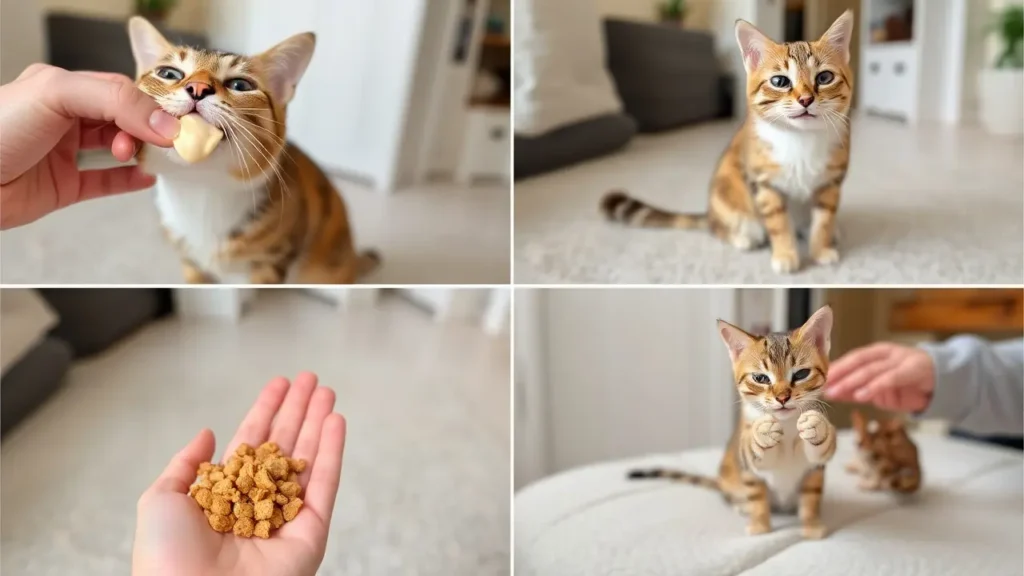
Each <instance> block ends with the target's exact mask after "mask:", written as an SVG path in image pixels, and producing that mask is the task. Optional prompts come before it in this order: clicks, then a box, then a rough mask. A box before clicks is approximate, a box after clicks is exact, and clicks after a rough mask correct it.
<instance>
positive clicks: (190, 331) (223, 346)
mask: <svg viewBox="0 0 1024 576" xmlns="http://www.w3.org/2000/svg"><path fill="white" fill-rule="evenodd" d="M508 354H509V345H508V340H507V339H505V338H491V337H486V336H484V335H483V334H482V332H480V331H479V330H478V329H476V328H475V327H471V326H465V325H440V324H437V323H435V322H433V321H432V320H431V319H430V318H429V317H428V316H427V314H425V313H424V312H422V311H420V310H419V309H417V308H415V307H413V306H411V305H409V304H407V303H406V302H404V301H401V300H397V299H395V298H385V299H384V300H382V302H381V305H380V306H379V308H378V309H377V310H362V311H355V312H352V313H350V314H348V315H341V314H339V313H337V312H336V311H335V310H333V309H331V308H330V307H328V306H327V305H326V304H323V303H321V302H319V301H316V300H313V299H311V298H310V297H308V296H306V295H304V294H300V293H297V292H293V291H271V293H270V294H267V293H262V294H260V295H259V298H258V299H257V300H256V302H255V303H254V306H253V308H252V311H251V313H250V314H249V315H247V316H246V317H245V318H243V320H242V321H241V323H240V324H238V325H234V324H231V323H227V322H222V321H214V320H210V321H182V320H179V319H170V320H164V321H161V322H159V323H156V324H152V325H150V326H149V327H147V328H144V329H143V330H141V331H140V332H139V333H137V334H135V335H134V336H132V337H130V338H129V339H127V340H126V341H124V342H122V343H120V344H118V345H117V346H115V347H114V348H113V349H111V350H109V351H108V352H106V353H104V354H102V355H101V356H99V357H96V358H93V359H90V360H87V361H83V362H80V363H78V364H77V365H76V366H75V367H74V368H73V369H72V370H71V372H70V374H69V375H68V377H67V380H66V382H65V385H64V387H63V389H62V390H61V391H60V392H59V393H58V394H57V395H56V396H55V397H53V398H52V399H51V400H50V401H48V402H47V404H45V405H44V406H43V407H42V408H41V409H40V410H39V411H38V412H37V413H35V414H34V415H33V416H31V417H30V419H29V420H27V421H26V422H25V423H24V424H22V425H20V426H19V427H18V428H16V429H15V430H13V431H12V433H11V434H9V435H8V436H7V437H5V438H4V444H3V451H2V460H0V461H2V482H0V486H2V510H3V515H2V546H3V555H2V570H0V572H2V573H3V574H11V575H15V574H17V575H18V576H36V575H55V574H61V575H65V574H68V575H70V574H75V575H76V576H93V575H95V576H100V575H102V576H108V575H111V574H128V573H129V572H130V569H129V561H130V550H131V542H132V530H133V519H134V506H135V501H136V498H137V497H138V495H139V493H140V492H141V491H142V490H143V489H144V488H145V487H146V486H147V485H148V483H149V482H151V481H152V479H153V478H154V477H155V476H156V474H157V473H158V472H159V471H160V470H161V469H162V467H163V466H164V465H165V464H166V461H167V459H168V458H169V457H170V456H171V455H172V454H173V453H174V452H175V451H177V450H178V449H179V448H180V447H181V446H183V445H184V443H185V442H187V441H188V440H189V439H190V438H191V437H192V436H193V435H194V434H195V433H196V432H197V431H198V430H199V429H200V428H201V427H204V426H210V427H212V428H213V430H214V432H215V434H216V436H217V438H218V441H219V442H225V441H227V439H228V438H229V437H230V434H231V433H232V432H233V431H234V427H235V426H236V424H237V423H238V421H239V420H240V419H241V417H242V416H243V414H244V413H245V411H246V409H247V407H248V406H249V404H250V403H251V402H252V400H253V398H255V395H256V393H257V391H258V390H259V389H260V387H261V386H262V385H263V384H264V383H265V382H266V381H267V380H269V379H270V378H271V377H273V376H275V375H278V374H284V375H293V374H295V373H296V372H297V371H299V370H312V371H315V372H317V373H319V375H320V378H321V382H322V383H323V384H326V385H328V386H331V387H332V388H334V390H335V391H336V392H337V398H338V401H337V409H338V410H340V411H341V412H343V413H344V414H345V416H346V417H347V418H348V422H349V426H348V430H349V437H348V446H347V449H346V454H345V463H344V471H343V478H342V485H341V491H340V493H339V496H338V503H337V509H336V511H335V514H334V525H333V526H332V529H331V534H330V541H329V544H328V548H327V557H326V559H325V561H324V564H323V567H322V570H321V572H320V573H321V574H325V575H326V574H351V575H356V574H374V575H376V574H385V575H386V574H401V575H412V574H416V575H432V574H436V575H445V576H448V575H473V576H475V575H477V574H508V573H509V568H508V567H509V562H510V558H509V537H510V528H509V522H510V515H509V504H510V502H509V493H510V480H509V476H510V474H509V470H510V468H509V457H510V450H509V441H510V432H509V369H510V368H509V356H508ZM221 447H222V446H221Z"/></svg>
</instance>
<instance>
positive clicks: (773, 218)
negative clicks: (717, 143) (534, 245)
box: [601, 11, 853, 273]
mask: <svg viewBox="0 0 1024 576" xmlns="http://www.w3.org/2000/svg"><path fill="white" fill-rule="evenodd" d="M852 35H853V14H852V13H851V12H850V11H847V12H846V13H844V14H843V15H842V16H840V17H839V19H838V20H836V21H835V23H834V24H832V27H831V28H829V29H828V31H827V32H825V34H824V36H822V37H821V39H820V40H818V41H816V42H794V43H791V44H776V43H775V42H772V40H771V39H769V38H768V37H767V36H765V35H764V34H762V33H761V32H760V31H759V30H757V29H756V28H754V26H752V25H751V24H749V23H747V22H744V21H742V20H740V21H738V22H737V23H736V40H737V41H738V42H739V45H740V49H741V50H742V53H743V65H744V67H745V68H746V72H747V101H748V108H749V114H748V115H747V118H746V120H745V121H744V123H743V126H742V127H741V128H740V130H739V132H737V133H736V135H735V136H734V137H733V139H732V142H731V143H730V144H729V147H728V148H727V149H726V151H725V154H723V155H722V159H721V160H720V161H719V164H718V168H717V169H716V170H715V174H714V177H713V178H712V181H711V195H710V200H709V203H708V211H707V213H704V214H683V213H677V212H671V211H667V210H662V209H660V208H655V207H653V206H651V205H649V204H646V203H644V202H643V201H641V200H636V199H634V198H631V197H629V196H628V195H626V194H625V193H623V192H618V191H616V192H611V193H609V194H608V195H607V196H605V198H604V199H603V200H602V202H601V209H602V211H603V212H604V214H605V216H606V217H607V218H608V219H610V220H612V221H616V222H621V223H624V224H628V225H633V226H640V227H648V228H680V229H688V228H706V229H709V230H710V231H711V232H712V233H713V234H714V235H715V236H717V237H719V238H721V239H722V240H725V241H726V242H729V243H730V244H732V245H733V246H736V247H737V248H740V249H742V250H749V249H753V248H757V247H760V246H762V245H764V243H765V241H766V240H768V241H770V243H771V253H772V256H771V263H772V269H774V270H775V271H776V272H779V273H789V272H795V271H796V270H798V269H799V268H800V253H799V251H798V248H797V241H796V233H797V232H799V233H801V234H802V235H805V236H806V237H807V238H808V242H809V247H810V254H811V258H812V259H813V260H814V261H815V262H817V263H818V264H834V263H836V262H838V261H839V252H838V250H837V248H836V244H835V236H836V233H835V224H834V220H835V213H836V210H837V209H838V207H839V187H840V185H841V184H842V182H843V179H844V178H845V177H846V169H847V166H848V164H849V141H850V132H849V111H850V98H851V97H852V95H853V72H852V71H851V70H850V64H849V63H850V38H851V37H852Z"/></svg>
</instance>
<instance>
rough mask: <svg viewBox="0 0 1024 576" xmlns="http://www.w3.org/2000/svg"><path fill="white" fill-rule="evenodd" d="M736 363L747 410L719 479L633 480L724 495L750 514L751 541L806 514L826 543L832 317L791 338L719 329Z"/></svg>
mask: <svg viewBox="0 0 1024 576" xmlns="http://www.w3.org/2000/svg"><path fill="white" fill-rule="evenodd" d="M718 329H719V332H720V333H721V335H722V340H723V341H724V342H725V345H726V347H727V348H728V350H729V357H730V358H731V359H732V365H733V374H734V376H735V379H736V388H737V390H738V391H739V394H740V399H741V401H742V403H743V410H742V413H741V416H740V418H739V421H738V423H737V424H738V425H737V427H736V431H735V432H734V433H733V435H732V438H731V439H730V440H729V444H728V446H726V449H725V454H724V455H723V457H722V463H721V465H720V466H719V469H718V477H717V478H706V477H703V476H697V475H693V474H689V473H687V472H679V471H674V470H663V469H654V470H635V471H633V472H631V473H630V475H629V477H630V478H634V479H641V478H668V479H671V480H676V481H680V482H686V483H688V484H696V485H700V486H705V487H711V488H715V489H717V490H720V491H721V492H722V494H723V495H724V496H725V498H726V500H727V501H728V502H729V503H731V504H733V506H735V507H736V509H737V510H739V511H740V512H741V513H743V514H747V515H749V517H750V520H749V522H748V524H747V533H748V534H763V533H765V532H768V531H770V530H771V512H773V511H775V512H780V513H793V512H799V515H800V521H801V531H802V534H803V536H804V537H805V538H813V539H817V538H822V537H824V536H825V534H826V530H825V526H824V525H822V523H821V515H820V510H821V498H822V495H821V493H822V489H823V488H824V485H825V463H826V462H828V461H829V460H830V459H831V458H832V455H833V454H834V453H835V449H836V433H835V427H834V426H833V425H832V423H831V422H829V421H828V419H827V418H825V415H824V414H822V413H821V412H820V411H818V410H817V408H818V407H819V406H820V405H821V402H820V401H819V400H818V398H819V397H820V396H821V390H822V387H823V386H824V385H825V374H826V373H827V372H828V351H829V346H830V334H831V331H832V309H831V308H829V307H828V306H825V307H824V308H822V309H820V310H818V311H817V312H815V313H814V315H812V316H811V317H810V319H808V320H807V322H806V323H804V325H803V326H801V327H800V328H798V329H796V330H794V331H793V332H790V333H788V334H768V335H767V336H753V335H751V334H748V333H746V332H744V331H743V330H741V329H739V328H737V327H735V326H733V325H732V324H729V323H728V322H724V321H722V320H719V321H718Z"/></svg>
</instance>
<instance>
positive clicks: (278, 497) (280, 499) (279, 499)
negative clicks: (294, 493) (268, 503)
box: [274, 494, 288, 506]
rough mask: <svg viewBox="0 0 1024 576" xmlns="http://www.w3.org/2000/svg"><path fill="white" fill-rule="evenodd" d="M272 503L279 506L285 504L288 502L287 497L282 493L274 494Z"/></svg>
mask: <svg viewBox="0 0 1024 576" xmlns="http://www.w3.org/2000/svg"><path fill="white" fill-rule="evenodd" d="M274 503H275V504H278V505H281V506H284V505H285V504H287V503H288V497H287V496H285V495H284V494H275V495H274Z"/></svg>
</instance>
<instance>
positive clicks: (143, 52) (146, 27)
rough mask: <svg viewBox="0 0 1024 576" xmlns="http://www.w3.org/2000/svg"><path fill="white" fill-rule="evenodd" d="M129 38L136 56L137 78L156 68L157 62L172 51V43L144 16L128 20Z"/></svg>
mask: <svg viewBox="0 0 1024 576" xmlns="http://www.w3.org/2000/svg"><path fill="white" fill-rule="evenodd" d="M128 38H129V39H130V40H131V43H132V56H134V57H135V77H136V78H138V77H141V76H142V75H143V74H145V73H146V72H149V71H150V70H152V69H153V68H155V67H156V63H157V62H159V61H160V59H161V58H163V57H164V55H166V54H167V53H168V52H170V51H171V47H172V44H171V43H170V42H168V41H167V39H166V38H164V35H163V34H161V33H160V31H159V30H157V29H156V26H153V25H152V24H150V23H149V20H146V19H145V18H143V17H142V16H132V18H131V20H128Z"/></svg>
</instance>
